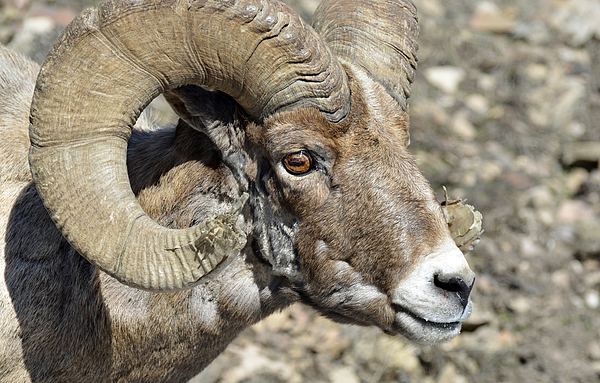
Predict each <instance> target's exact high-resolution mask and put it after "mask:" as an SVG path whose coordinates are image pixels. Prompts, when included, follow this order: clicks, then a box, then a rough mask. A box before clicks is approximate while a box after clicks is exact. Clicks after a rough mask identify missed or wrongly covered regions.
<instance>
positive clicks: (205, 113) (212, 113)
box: [164, 85, 237, 133]
mask: <svg viewBox="0 0 600 383" xmlns="http://www.w3.org/2000/svg"><path fill="white" fill-rule="evenodd" d="M164 96H165V99H166V100H167V102H168V103H169V105H171V108H173V110H174V111H175V113H177V115H178V116H179V118H181V119H182V120H183V121H185V122H187V123H188V124H189V125H190V126H192V127H193V128H194V129H196V130H199V131H202V132H204V133H205V132H206V129H212V128H215V127H217V126H219V125H230V124H233V123H234V122H235V113H236V110H237V103H236V102H235V100H234V99H233V98H231V97H230V96H228V95H227V94H225V93H223V92H220V91H218V90H213V89H207V88H204V87H201V86H197V85H186V86H182V87H180V88H175V89H172V90H169V91H166V92H165V93H164Z"/></svg>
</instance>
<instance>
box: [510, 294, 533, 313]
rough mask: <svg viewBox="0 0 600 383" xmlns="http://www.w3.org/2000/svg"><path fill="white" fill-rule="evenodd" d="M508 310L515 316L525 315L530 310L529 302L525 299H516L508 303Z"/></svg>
mask: <svg viewBox="0 0 600 383" xmlns="http://www.w3.org/2000/svg"><path fill="white" fill-rule="evenodd" d="M508 308H509V309H511V310H512V311H513V312H515V313H517V314H526V313H527V312H529V309H530V308H531V302H530V301H529V299H527V298H525V297H516V298H514V299H512V300H511V301H510V302H509V303H508Z"/></svg>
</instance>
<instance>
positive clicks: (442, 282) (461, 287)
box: [433, 274, 475, 307]
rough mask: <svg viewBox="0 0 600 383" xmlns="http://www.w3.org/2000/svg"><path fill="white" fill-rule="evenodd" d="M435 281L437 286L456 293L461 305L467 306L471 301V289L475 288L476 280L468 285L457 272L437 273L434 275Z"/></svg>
mask: <svg viewBox="0 0 600 383" xmlns="http://www.w3.org/2000/svg"><path fill="white" fill-rule="evenodd" d="M433 283H434V285H435V286H436V287H438V288H440V289H442V290H444V291H448V292H451V293H456V295H457V296H458V299H459V300H460V303H461V305H462V306H463V307H467V304H468V303H469V294H471V289H472V288H473V284H474V283H475V281H473V282H471V284H470V285H468V284H467V283H466V282H465V281H464V280H463V279H462V278H461V277H459V276H457V275H455V274H452V275H443V274H436V275H435V276H434V277H433Z"/></svg>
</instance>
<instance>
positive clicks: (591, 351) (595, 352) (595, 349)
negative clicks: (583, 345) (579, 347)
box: [587, 342, 600, 360]
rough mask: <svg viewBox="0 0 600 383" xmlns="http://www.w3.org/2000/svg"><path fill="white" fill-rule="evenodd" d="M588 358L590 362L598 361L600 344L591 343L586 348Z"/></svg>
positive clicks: (599, 358)
mask: <svg viewBox="0 0 600 383" xmlns="http://www.w3.org/2000/svg"><path fill="white" fill-rule="evenodd" d="M587 354H588V358H590V359H591V360H600V343H598V342H591V343H590V344H588V346H587Z"/></svg>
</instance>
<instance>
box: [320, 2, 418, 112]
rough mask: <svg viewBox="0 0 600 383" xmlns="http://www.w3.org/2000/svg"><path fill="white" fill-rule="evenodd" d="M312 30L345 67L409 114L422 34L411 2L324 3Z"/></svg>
mask: <svg viewBox="0 0 600 383" xmlns="http://www.w3.org/2000/svg"><path fill="white" fill-rule="evenodd" d="M313 26H314V28H315V30H316V31H317V32H319V34H320V35H321V37H322V38H323V40H325V42H326V43H327V45H329V47H330V48H331V50H332V52H333V53H334V54H335V55H336V56H337V57H338V58H339V59H340V60H341V61H342V62H344V63H345V64H346V65H354V66H356V67H357V68H359V69H361V70H363V71H365V72H366V73H367V74H368V75H369V76H370V77H371V78H372V79H373V80H374V81H376V82H378V83H380V84H381V85H383V86H384V87H385V88H386V90H387V92H388V93H389V94H390V95H391V96H392V97H394V99H396V101H397V102H398V104H400V106H401V107H402V109H403V110H404V111H406V110H407V105H406V100H407V99H408V98H409V97H410V85H411V83H412V82H413V80H414V77H415V70H416V68H417V49H418V44H417V38H418V35H419V26H418V24H417V10H416V8H415V6H414V5H413V3H412V1H411V0H323V2H322V3H321V4H320V5H319V7H318V8H317V10H316V11H315V15H314V18H313Z"/></svg>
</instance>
